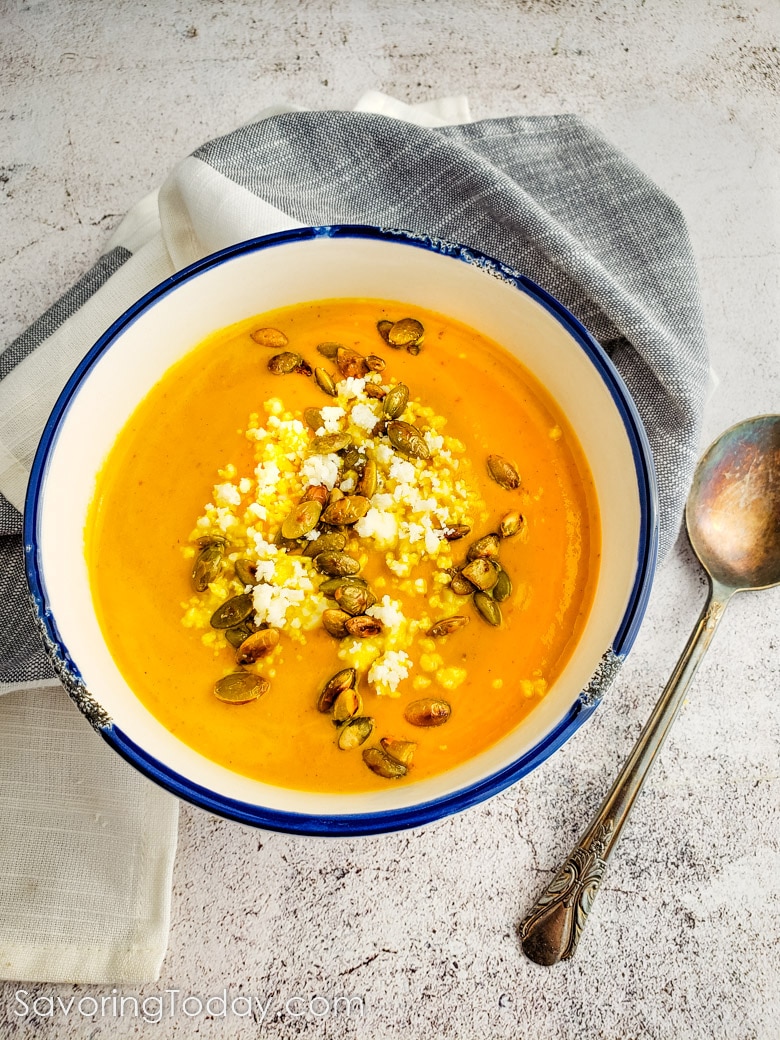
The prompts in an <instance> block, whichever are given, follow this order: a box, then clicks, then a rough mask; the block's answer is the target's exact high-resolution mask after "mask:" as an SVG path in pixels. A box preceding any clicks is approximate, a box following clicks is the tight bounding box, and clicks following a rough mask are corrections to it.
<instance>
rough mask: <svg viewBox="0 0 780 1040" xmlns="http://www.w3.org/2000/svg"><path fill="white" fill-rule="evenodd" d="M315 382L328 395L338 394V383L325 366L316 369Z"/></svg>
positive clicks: (334, 395)
mask: <svg viewBox="0 0 780 1040" xmlns="http://www.w3.org/2000/svg"><path fill="white" fill-rule="evenodd" d="M314 382H315V383H316V384H317V386H318V387H319V388H320V390H322V392H323V393H324V394H327V395H328V397H336V396H337V390H336V384H335V382H334V381H333V376H332V375H331V374H330V372H327V371H326V370H325V369H324V368H315V369H314Z"/></svg>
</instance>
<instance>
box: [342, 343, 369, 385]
mask: <svg viewBox="0 0 780 1040" xmlns="http://www.w3.org/2000/svg"><path fill="white" fill-rule="evenodd" d="M336 365H337V366H338V370H339V372H341V374H342V375H343V376H344V377H345V378H348V377H349V376H352V377H354V378H355V379H362V377H363V376H364V375H365V374H366V373H367V372H368V370H369V369H368V365H367V364H366V359H365V358H364V357H363V355H362V354H359V353H358V352H357V351H356V350H353V349H352V348H351V347H339V349H338V351H337V352H336Z"/></svg>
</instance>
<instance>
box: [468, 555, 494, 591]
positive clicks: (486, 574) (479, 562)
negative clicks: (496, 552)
mask: <svg viewBox="0 0 780 1040" xmlns="http://www.w3.org/2000/svg"><path fill="white" fill-rule="evenodd" d="M460 573H461V574H462V575H463V577H464V578H467V579H468V580H469V581H470V582H471V584H472V585H476V587H477V588H478V589H481V590H482V592H487V591H488V589H492V588H493V586H494V585H495V584H496V582H497V581H498V567H496V565H495V564H494V563H493V562H492V560H486V559H485V557H484V556H478V557H477V558H476V560H472V561H471V563H467V564H466V566H465V567H464V568H463V570H462V571H461V572H460Z"/></svg>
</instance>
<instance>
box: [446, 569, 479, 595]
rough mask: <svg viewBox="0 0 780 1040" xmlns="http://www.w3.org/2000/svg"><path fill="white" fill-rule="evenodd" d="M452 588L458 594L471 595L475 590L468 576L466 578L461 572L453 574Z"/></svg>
mask: <svg viewBox="0 0 780 1040" xmlns="http://www.w3.org/2000/svg"><path fill="white" fill-rule="evenodd" d="M450 588H451V589H452V591H453V592H454V593H455V595H456V596H470V595H471V594H472V592H473V591H474V586H473V585H472V584H471V582H470V581H469V580H468V578H464V577H463V575H462V574H460V573H458V574H453V576H452V580H451V581H450Z"/></svg>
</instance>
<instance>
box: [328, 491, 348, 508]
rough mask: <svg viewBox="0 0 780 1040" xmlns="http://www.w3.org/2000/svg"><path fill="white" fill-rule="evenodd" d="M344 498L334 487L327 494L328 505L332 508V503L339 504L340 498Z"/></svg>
mask: <svg viewBox="0 0 780 1040" xmlns="http://www.w3.org/2000/svg"><path fill="white" fill-rule="evenodd" d="M346 497H347V496H346V495H345V494H344V492H343V491H342V490H341V488H337V487H334V488H333V490H332V491H330V492H329V494H328V505H329V506H332V505H333V503H334V502H340V501H341V500H342V498H346Z"/></svg>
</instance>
